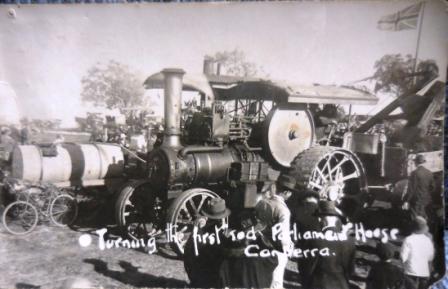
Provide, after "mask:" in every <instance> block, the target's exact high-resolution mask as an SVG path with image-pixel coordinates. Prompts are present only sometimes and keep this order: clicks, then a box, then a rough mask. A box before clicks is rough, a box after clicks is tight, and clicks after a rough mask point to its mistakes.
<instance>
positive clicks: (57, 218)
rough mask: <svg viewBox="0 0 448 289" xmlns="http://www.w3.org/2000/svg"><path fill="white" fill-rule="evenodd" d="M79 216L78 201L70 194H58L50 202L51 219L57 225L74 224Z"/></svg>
mask: <svg viewBox="0 0 448 289" xmlns="http://www.w3.org/2000/svg"><path fill="white" fill-rule="evenodd" d="M77 216H78V203H77V202H76V199H75V198H74V197H72V196H70V195H68V194H62V195H59V196H57V197H56V198H54V199H53V200H52V201H51V204H50V219H51V221H52V222H53V224H55V225H56V226H59V227H65V226H68V225H71V224H73V222H74V221H75V220H76V217H77Z"/></svg>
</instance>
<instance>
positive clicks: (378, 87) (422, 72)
mask: <svg viewBox="0 0 448 289" xmlns="http://www.w3.org/2000/svg"><path fill="white" fill-rule="evenodd" d="M416 61H417V66H416V70H415V72H414V65H415V62H416ZM374 68H375V73H374V75H373V76H372V79H373V80H375V81H376V84H375V92H385V93H392V94H395V95H396V96H398V95H401V94H403V93H406V92H408V91H411V90H412V89H413V88H414V87H421V86H422V85H424V84H425V83H426V82H428V81H429V80H431V79H432V78H434V77H435V76H436V75H438V72H439V69H438V67H437V64H436V62H435V61H434V60H423V61H418V60H416V59H415V58H413V57H412V56H411V55H406V56H404V57H403V56H402V55H401V54H388V55H384V56H383V57H382V58H381V59H379V60H378V61H376V62H375V65H374Z"/></svg>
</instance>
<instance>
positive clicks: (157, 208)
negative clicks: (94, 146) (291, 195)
mask: <svg viewBox="0 0 448 289" xmlns="http://www.w3.org/2000/svg"><path fill="white" fill-rule="evenodd" d="M207 65H208V64H207V63H206V64H205V68H207V67H206V66H207ZM205 70H206V71H207V69H205ZM145 85H146V87H147V88H158V89H161V88H163V89H164V93H165V128H164V135H163V140H162V141H161V144H160V145H159V146H158V147H155V148H154V150H153V151H151V152H149V153H148V155H147V159H146V170H145V177H144V178H143V179H139V180H133V181H130V182H129V183H127V184H126V185H125V186H124V188H123V189H122V190H121V192H120V193H119V197H118V199H117V203H116V217H117V221H118V224H119V225H120V226H121V227H122V228H123V229H125V230H126V232H127V233H128V234H129V235H130V236H133V237H142V236H143V237H144V236H148V235H150V234H151V233H152V232H155V231H157V230H163V229H164V228H165V225H166V223H171V224H172V225H173V229H174V233H175V235H176V240H177V242H176V244H175V246H174V249H175V251H176V252H177V253H179V254H182V253H183V247H184V244H185V242H186V240H187V238H188V235H189V233H190V232H191V230H192V226H193V223H194V221H195V219H196V217H197V216H198V215H199V212H200V210H201V208H202V206H203V205H204V204H205V202H206V201H207V199H209V198H212V197H216V196H221V197H222V198H224V199H225V200H226V202H227V204H228V206H229V207H230V208H231V209H232V212H233V213H232V216H233V217H237V216H238V212H241V211H243V210H245V209H250V208H253V207H254V206H255V203H256V200H257V197H258V195H259V193H260V192H261V189H262V187H263V185H264V184H266V183H269V182H273V181H275V180H276V179H277V178H278V176H279V174H280V173H284V174H288V175H292V176H294V178H295V179H296V184H293V186H294V188H295V189H297V190H298V191H300V190H303V189H305V188H311V189H314V190H316V191H318V192H320V193H321V198H323V199H331V200H335V201H337V202H338V204H339V207H340V208H341V210H342V211H343V212H345V213H346V214H347V215H348V216H354V215H355V214H356V213H357V211H358V210H359V209H360V208H362V206H363V197H362V196H364V195H365V194H366V193H367V182H366V177H365V173H364V169H363V166H362V164H361V162H360V161H359V159H358V157H357V156H356V155H355V154H353V153H352V152H350V151H349V150H346V149H343V148H337V147H331V146H318V145H316V144H315V131H314V123H313V117H312V115H311V113H310V111H309V109H308V108H309V106H308V104H309V103H317V104H321V103H324V104H325V103H344V104H347V103H357V104H372V103H375V102H376V100H377V99H376V98H375V97H373V96H371V95H369V94H366V93H364V92H360V91H354V90H351V89H345V88H336V87H333V86H315V87H311V88H309V87H294V88H291V87H290V86H287V85H284V84H282V83H275V82H271V81H266V80H261V79H250V78H239V77H230V76H220V75H216V74H213V73H210V69H208V73H205V74H204V75H200V76H197V77H194V76H191V75H188V74H184V71H183V70H181V69H165V70H163V71H162V72H161V73H157V74H154V75H152V76H150V77H149V78H148V79H147V80H146V81H145ZM183 91H186V92H188V91H196V92H199V94H200V96H201V106H200V107H199V108H197V109H196V110H195V111H194V112H192V113H191V114H190V116H189V117H188V118H187V119H184V120H182V115H181V96H182V92H183ZM168 204H169V207H167V205H168ZM166 208H167V210H166ZM165 220H166V222H165Z"/></svg>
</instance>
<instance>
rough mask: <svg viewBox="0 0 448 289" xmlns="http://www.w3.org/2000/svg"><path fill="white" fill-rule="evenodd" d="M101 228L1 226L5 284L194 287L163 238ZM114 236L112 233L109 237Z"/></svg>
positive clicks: (362, 268) (293, 279)
mask: <svg viewBox="0 0 448 289" xmlns="http://www.w3.org/2000/svg"><path fill="white" fill-rule="evenodd" d="M95 230H97V229H86V228H82V229H79V230H75V229H70V228H59V227H54V226H49V225H45V224H43V225H39V226H38V227H37V228H36V229H35V230H34V231H33V232H31V233H30V234H29V235H26V236H13V235H11V234H9V233H8V232H6V231H5V229H4V228H3V226H2V225H0V256H1V259H0V266H1V268H2V274H1V275H0V288H89V287H90V288H92V287H95V288H101V287H102V288H142V287H177V288H185V287H187V286H188V277H187V274H186V273H185V270H184V267H183V262H182V261H181V260H178V259H177V258H175V256H174V254H173V253H172V252H171V251H170V250H168V249H167V248H166V244H164V243H163V242H161V243H158V244H157V249H158V250H157V252H155V253H154V254H148V253H147V252H144V251H143V250H137V249H128V248H118V249H117V248H111V249H105V250H100V249H99V247H98V236H97V234H96V233H95ZM109 232H113V227H112V228H111V227H109ZM83 234H88V235H89V236H91V238H92V242H91V244H90V245H89V246H87V247H82V246H81V245H80V244H79V237H80V236H81V235H83ZM113 237H114V236H113V235H111V236H110V237H108V238H107V239H112V238H113ZM358 245H360V244H358ZM397 245H399V244H397ZM374 246H375V244H374V243H372V244H369V243H364V244H361V245H360V246H358V249H359V250H358V252H357V256H356V261H355V262H356V266H355V268H356V269H355V275H356V276H354V277H353V279H352V280H351V282H352V283H353V284H356V285H358V286H359V287H358V288H365V284H364V280H365V277H366V276H367V274H368V271H369V268H370V266H371V264H372V263H373V262H375V261H376V260H377V257H376V256H374V255H372V252H371V248H373V247H374ZM397 248H398V247H397ZM285 287H288V288H291V287H293V288H301V287H300V284H299V279H298V274H297V269H296V264H295V262H292V261H290V262H289V264H288V267H287V270H286V273H285ZM434 288H435V287H434ZM437 288H443V287H437Z"/></svg>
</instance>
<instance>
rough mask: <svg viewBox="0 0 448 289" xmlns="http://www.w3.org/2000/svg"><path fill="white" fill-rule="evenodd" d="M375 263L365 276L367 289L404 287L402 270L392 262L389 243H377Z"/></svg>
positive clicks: (397, 288) (400, 288) (391, 251)
mask: <svg viewBox="0 0 448 289" xmlns="http://www.w3.org/2000/svg"><path fill="white" fill-rule="evenodd" d="M376 254H377V255H378V257H379V258H380V261H379V262H377V263H375V264H374V265H373V266H372V268H371V269H370V272H369V275H368V276H367V282H366V283H367V289H405V288H404V287H403V286H404V281H403V279H404V275H403V270H402V269H401V268H399V267H398V266H396V265H394V264H393V263H392V258H393V257H394V249H393V247H392V245H391V244H389V243H381V242H380V243H378V245H377V246H376Z"/></svg>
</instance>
